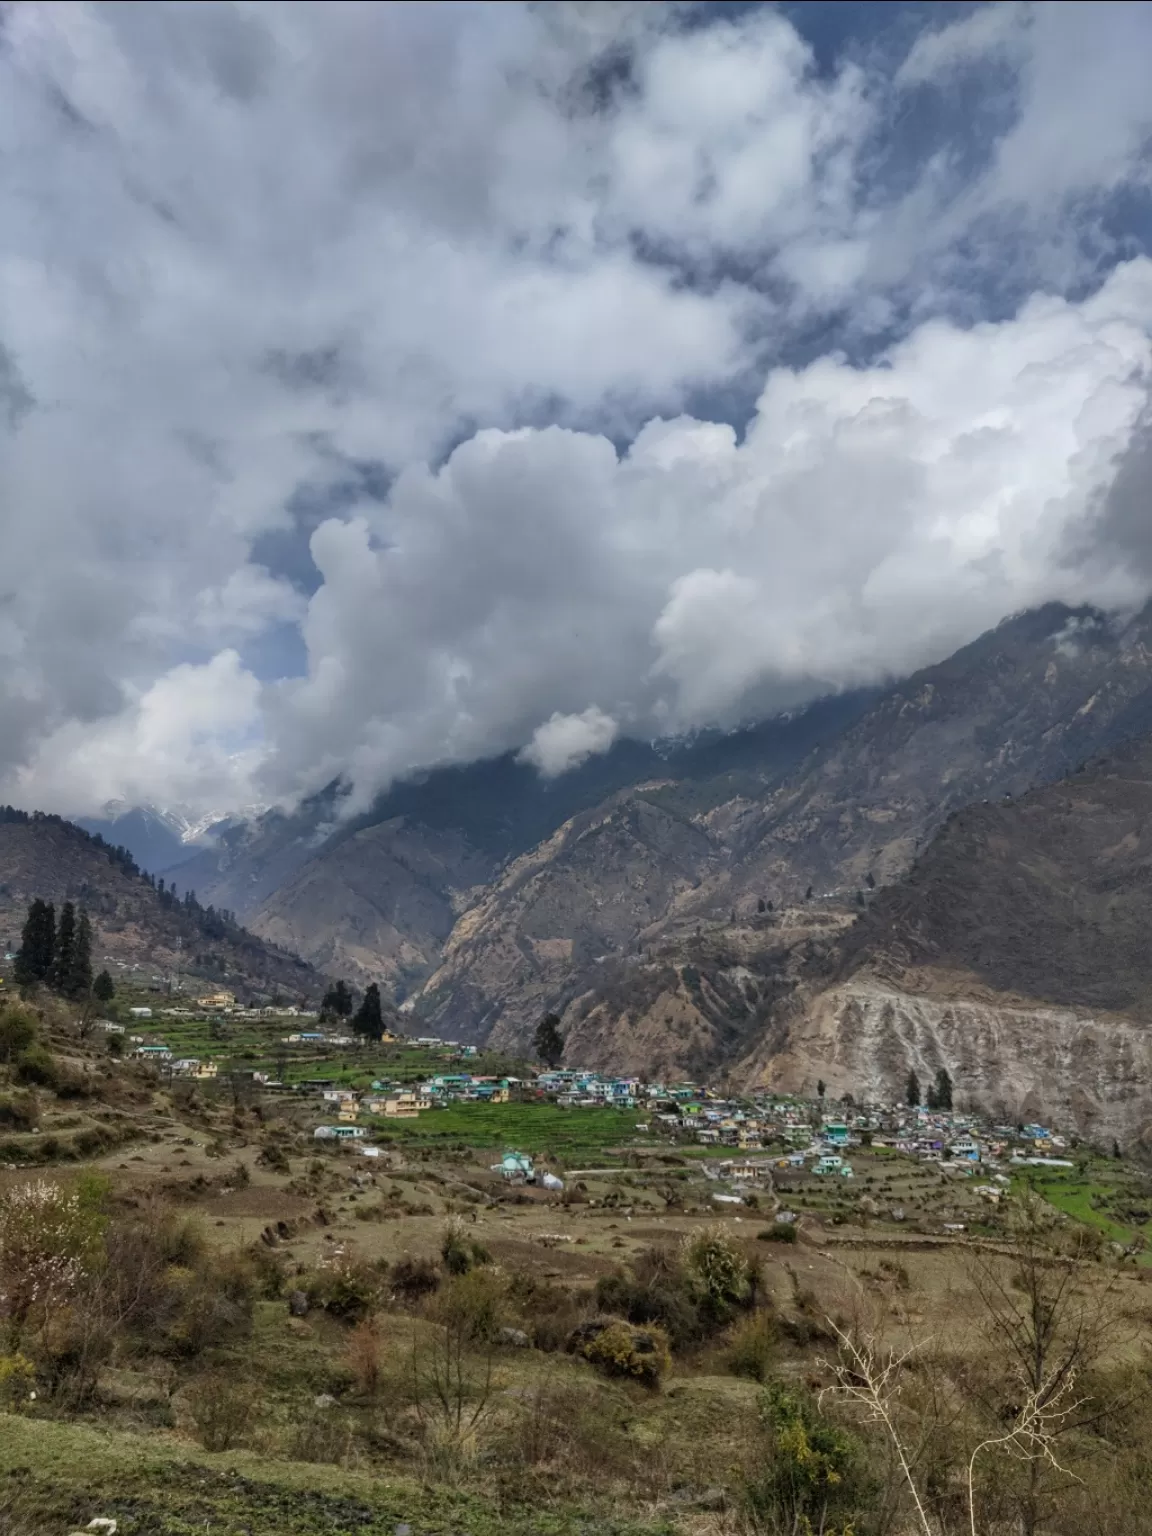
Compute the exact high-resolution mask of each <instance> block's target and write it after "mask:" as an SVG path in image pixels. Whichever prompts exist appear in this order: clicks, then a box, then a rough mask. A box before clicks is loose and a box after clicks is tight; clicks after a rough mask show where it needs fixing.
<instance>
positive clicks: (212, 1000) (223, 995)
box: [196, 992, 236, 1013]
mask: <svg viewBox="0 0 1152 1536" xmlns="http://www.w3.org/2000/svg"><path fill="white" fill-rule="evenodd" d="M196 1006H197V1008H212V1009H214V1010H217V1011H219V1012H222V1013H227V1012H229V1011H230V1010H231V1009H233V1008H235V1006H236V998H235V996H234V995H233V994H232V993H231V992H208V993H206V994H205V995H204V996H203V997H198V998H197V999H196Z"/></svg>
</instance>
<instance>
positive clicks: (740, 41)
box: [0, 3, 1152, 810]
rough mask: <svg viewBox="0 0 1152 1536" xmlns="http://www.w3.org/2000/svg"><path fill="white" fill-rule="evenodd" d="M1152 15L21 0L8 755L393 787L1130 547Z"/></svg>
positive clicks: (884, 643)
mask: <svg viewBox="0 0 1152 1536" xmlns="http://www.w3.org/2000/svg"><path fill="white" fill-rule="evenodd" d="M688 22H690V23H691V25H687V24H686V23H688ZM803 22H804V18H803V16H802V15H801V25H803ZM1150 31H1152V20H1150V15H1149V12H1148V9H1147V8H1146V7H1139V6H1109V5H1105V6H1099V7H1093V8H1086V7H1081V6H1077V5H1069V6H1060V7H1052V6H1041V7H1036V8H1032V7H1029V8H1027V9H1021V8H1019V7H1015V6H1002V7H992V8H979V9H977V10H975V11H973V12H972V13H971V14H970V15H969V16H967V17H966V18H965V19H963V20H962V21H960V22H958V23H956V24H954V25H953V26H951V27H947V28H943V29H934V30H932V31H931V32H928V33H925V34H924V35H923V36H922V37H921V38H920V39H919V40H918V41H917V42H916V43H915V44H914V45H913V47H912V48H911V50H910V51H906V56H905V59H904V63H903V66H902V69H900V73H899V83H898V85H897V83H896V76H897V69H898V68H899V65H898V64H897V63H896V62H895V61H893V62H890V63H886V62H885V58H886V54H885V50H884V49H883V48H880V49H876V50H873V51H872V52H870V53H869V54H868V55H867V56H866V58H865V61H864V62H860V63H856V62H851V61H849V59H848V57H847V54H845V56H844V57H843V58H841V59H840V60H839V61H833V62H832V63H831V65H824V64H822V66H821V67H820V68H817V67H816V65H815V63H814V59H813V54H812V51H811V49H810V47H809V46H808V44H807V43H806V42H805V41H804V40H803V38H802V37H801V36H800V34H799V33H798V31H797V30H796V27H795V26H794V25H793V24H792V23H791V22H790V21H789V20H787V19H786V18H784V17H783V16H781V15H780V14H779V13H778V12H777V11H775V10H773V9H771V8H768V7H764V8H760V9H755V10H748V11H746V12H743V13H741V14H740V15H739V16H738V17H736V18H735V19H733V18H726V17H718V16H717V15H716V12H715V11H714V10H704V11H701V12H696V11H689V10H686V9H685V8H684V7H663V6H658V5H629V6H622V7H607V8H602V7H583V6H565V5H550V6H521V5H514V4H499V5H492V6H487V5H476V6H453V5H436V4H426V5H421V6H412V5H390V4H379V5H372V6H359V5H351V6H348V5H312V4H304V3H301V4H292V5H286V4H285V5H282V4H273V3H270V4H266V5H261V6H258V7H250V6H244V5H235V6H231V5H219V6H217V5H214V6H202V5H196V4H172V5H165V6H113V7H101V6H89V5H83V4H68V5H39V4H34V3H30V4H26V5H22V6H18V7H9V8H8V10H7V11H6V12H5V15H4V40H5V46H4V49H3V50H0V134H2V135H3V139H4V143H5V146H6V149H7V151H8V153H7V154H6V155H5V157H4V158H3V161H2V162H0V349H2V350H0V518H2V519H3V534H4V539H3V566H2V568H0V795H5V796H18V797H19V798H20V799H21V800H22V801H23V802H24V803H28V804H37V803H39V804H43V805H45V806H46V807H50V808H60V809H77V810H79V809H82V808H84V807H86V806H88V805H90V804H91V803H93V802H96V801H99V800H100V799H102V798H111V797H113V796H118V797H121V798H133V797H140V796H143V795H144V794H145V792H147V797H148V798H151V799H159V800H164V799H170V800H174V799H179V800H181V801H184V802H186V803H187V804H189V805H190V806H192V807H193V808H195V807H196V806H205V807H208V806H212V805H214V804H217V803H219V802H220V800H221V797H229V796H234V797H235V798H236V799H237V800H238V801H241V802H247V801H250V800H252V799H254V798H259V797H260V796H261V795H262V794H263V792H264V789H265V787H267V788H268V789H269V790H270V791H272V792H275V793H278V794H283V795H292V794H294V793H297V792H299V791H301V790H303V789H307V788H312V787H315V786H316V785H318V784H319V783H322V782H324V781H325V779H326V778H330V777H331V776H332V775H334V774H343V775H346V776H348V777H349V779H350V780H351V781H352V782H353V783H354V784H355V785H356V786H357V789H356V799H357V800H358V801H359V800H362V799H363V798H364V797H366V796H370V795H371V793H372V791H373V789H374V787H375V786H376V785H378V784H380V783H381V782H383V781H385V780H386V779H387V778H388V777H389V776H390V775H391V774H394V773H398V772H404V771H406V770H408V769H411V768H413V767H417V766H421V765H426V764H431V763H434V762H440V761H447V760H463V759H466V758H468V757H469V756H472V755H475V754H477V753H481V752H489V751H493V750H498V749H501V748H504V747H512V748H516V749H519V748H522V747H523V746H524V744H525V743H526V742H531V741H533V740H534V738H535V733H537V732H538V731H539V730H541V729H544V730H547V729H548V728H549V726H550V723H551V722H552V720H553V718H554V717H556V716H559V717H561V718H563V719H569V718H572V719H583V718H584V717H585V715H586V713H587V711H588V709H589V701H590V700H595V701H596V708H597V709H598V710H602V711H603V712H604V717H605V718H608V719H611V720H613V721H617V722H622V725H621V728H622V729H628V730H637V731H643V730H658V729H663V728H676V727H678V725H679V724H691V723H697V722H699V721H702V720H703V719H706V718H707V719H711V718H717V719H723V718H730V717H733V716H735V715H737V714H739V712H740V711H741V710H743V709H749V708H755V707H761V706H763V705H765V704H766V703H772V702H773V701H776V702H778V701H780V700H787V701H789V702H791V701H793V700H794V699H795V698H797V697H800V696H802V695H803V694H804V693H805V692H806V691H811V690H812V689H814V688H817V687H824V686H830V685H836V684H839V683H845V682H851V681H853V680H856V679H858V678H862V677H874V676H878V675H880V674H882V673H883V672H884V671H886V670H888V669H893V668H895V669H899V668H901V667H905V666H909V665H914V664H916V663H917V662H918V661H920V660H922V659H924V658H925V657H926V656H928V655H931V654H937V653H938V652H939V651H940V650H941V649H942V648H945V647H947V645H949V644H951V643H954V642H955V641H956V640H957V639H962V638H964V637H966V636H967V635H968V634H970V633H972V632H973V630H974V628H976V627H978V626H979V625H981V624H983V623H985V622H994V621H995V620H996V619H997V618H999V617H1000V616H1001V614H1002V613H1003V612H1004V611H1006V610H1007V609H1009V608H1016V607H1020V606H1022V605H1023V604H1025V603H1027V602H1030V601H1039V600H1041V599H1043V598H1046V597H1052V596H1060V595H1090V594H1094V595H1098V596H1101V597H1108V596H1111V595H1116V594H1120V595H1126V594H1127V595H1131V591H1132V580H1133V579H1134V578H1129V579H1128V581H1127V585H1126V580H1125V577H1124V575H1123V572H1122V571H1121V570H1119V569H1118V566H1117V561H1116V560H1115V559H1113V557H1112V556H1111V555H1110V554H1109V553H1108V550H1109V549H1110V548H1112V547H1113V546H1112V545H1107V546H1106V547H1104V548H1103V549H1101V550H1096V549H1094V547H1093V544H1092V541H1093V538H1094V537H1095V532H1094V530H1095V528H1096V525H1095V523H1094V522H1093V517H1094V516H1095V513H1094V511H1093V510H1092V509H1093V508H1096V507H1098V505H1099V503H1100V499H1101V496H1102V495H1103V494H1104V492H1105V491H1106V489H1107V486H1108V484H1109V478H1110V476H1111V475H1112V473H1113V470H1114V461H1115V459H1116V456H1117V455H1118V454H1120V453H1121V452H1122V451H1123V449H1124V447H1125V444H1126V442H1127V439H1128V437H1129V435H1130V434H1131V431H1132V424H1133V422H1134V421H1135V419H1136V417H1137V415H1138V413H1139V406H1140V399H1141V390H1142V389H1143V387H1144V376H1145V372H1146V368H1147V357H1146V347H1147V333H1148V325H1149V312H1150V307H1152V306H1150V302H1149V295H1148V280H1147V267H1146V264H1145V263H1143V262H1136V263H1135V264H1132V265H1130V266H1128V267H1127V268H1123V269H1120V270H1119V271H1118V272H1117V273H1116V274H1115V275H1114V276H1113V277H1112V278H1111V280H1110V281H1108V282H1107V283H1106V284H1104V286H1103V287H1101V284H1102V283H1103V279H1104V277H1105V276H1106V274H1107V271H1108V269H1109V267H1110V266H1111V265H1112V264H1114V262H1115V259H1116V251H1115V249H1113V244H1112V243H1110V242H1114V230H1115V229H1117V228H1120V227H1121V226H1120V225H1118V224H1117V223H1116V219H1117V218H1118V217H1119V212H1122V211H1123V207H1124V206H1125V205H1124V204H1123V201H1122V198H1123V196H1127V195H1131V194H1132V193H1133V192H1139V191H1141V190H1142V189H1144V188H1145V187H1146V163H1145V156H1144V146H1145V144H1146V137H1147V133H1148V129H1149V124H1150V121H1152V108H1150V107H1149V102H1148V97H1147V92H1146V90H1145V89H1144V82H1143V74H1142V72H1141V63H1142V61H1143V59H1144V58H1145V57H1147V52H1148V44H1149V32H1150ZM961 65H963V67H964V72H963V76H961V75H960V73H959V71H960V66H961ZM981 71H984V74H983V75H982V74H981V73H980V72H981ZM961 79H962V80H963V81H964V82H966V83H967V84H969V85H970V84H971V82H973V81H975V82H976V83H977V84H979V83H980V82H981V81H985V80H986V82H987V83H988V89H989V94H990V99H991V98H992V97H994V99H995V103H994V104H995V107H996V110H995V111H993V110H992V109H991V107H989V110H988V112H986V113H984V112H981V113H977V114H976V115H975V117H974V118H973V121H972V122H971V123H968V122H967V121H966V122H965V123H964V124H963V125H957V126H956V127H955V128H954V129H947V130H946V131H945V132H944V138H943V140H942V141H941V142H939V143H935V144H929V145H928V147H925V145H924V144H922V143H921V139H922V138H927V139H930V138H931V135H925V134H924V133H923V132H922V130H923V122H924V120H922V119H919V118H917V119H915V120H914V121H913V123H912V126H911V127H910V128H908V129H905V127H904V126H902V125H903V124H904V122H905V115H906V113H907V112H908V111H910V110H911V108H910V107H909V106H908V104H909V103H920V105H921V107H923V104H924V103H925V102H927V103H929V104H930V105H931V103H933V102H935V103H937V104H938V105H939V104H943V105H942V106H941V110H944V108H946V107H947V105H948V101H949V99H950V97H949V92H950V91H951V89H952V85H953V84H954V83H955V82H956V81H957V80H961ZM1084 79H1086V80H1088V81H1089V82H1090V87H1091V88H1088V89H1080V88H1079V82H1082V80H1084ZM1091 82H1095V84H1094V85H1092V84H1091ZM912 83H916V85H917V89H916V90H915V91H912V90H911V89H909V87H910V86H911V84H912ZM936 87H940V89H936ZM893 99H895V100H896V101H897V103H898V105H897V107H896V108H893V107H892V105H891V103H892V101H893ZM917 110H920V108H917ZM965 135H967V136H965ZM1117 197H1118V198H1120V200H1119V201H1113V202H1112V203H1110V202H1109V201H1108V199H1109V198H1117ZM1118 210H1119V212H1118ZM1126 238H1127V240H1128V245H1127V246H1126V247H1125V248H1126V249H1132V248H1142V244H1143V242H1142V240H1141V237H1140V230H1139V226H1138V225H1136V226H1133V229H1132V230H1129V231H1128V232H1127V235H1126ZM1133 242H1135V243H1134V244H1133ZM1097 290H1099V292H1098V293H1097V297H1095V298H1087V299H1085V298H1084V297H1083V295H1084V294H1086V293H1087V294H1091V293H1093V292H1095V291H1097ZM1029 295H1031V296H1032V297H1031V298H1029V297H1028V296H1029ZM984 315H991V316H994V317H995V319H996V321H997V323H993V324H980V323H977V322H978V321H979V319H980V317H981V316H984ZM1006 315H1007V316H1009V318H1007V319H1005V318H1004V316H1006ZM908 316H911V318H907V317H908ZM954 322H955V323H954ZM877 338H880V339H877ZM848 346H850V347H851V348H852V351H851V357H852V359H853V362H852V363H850V362H849V361H848V360H846V357H845V355H844V353H843V352H842V350H841V348H843V347H848ZM797 357H802V358H814V359H815V360H814V361H812V362H811V363H810V364H809V365H807V366H803V367H797V368H795V369H794V370H793V369H789V368H787V367H784V366H783V364H782V359H785V358H787V359H795V358H797ZM761 385H762V386H763V391H762V395H761V399H760V404H759V408H758V411H757V413H756V415H755V417H754V419H753V420H752V421H751V423H750V424H749V425H748V430H747V432H746V434H744V435H743V436H741V435H740V433H739V432H738V431H736V430H734V429H733V426H732V425H729V424H728V423H727V422H724V421H717V422H709V421H697V420H690V419H688V418H687V417H685V416H683V415H681V414H680V413H682V412H684V411H685V410H686V409H688V408H689V406H692V407H693V408H694V409H695V410H696V411H697V412H698V413H699V414H701V415H707V414H708V413H709V411H710V410H711V409H713V407H712V406H710V405H709V404H707V402H709V401H713V402H715V412H716V413H717V414H724V413H725V411H726V410H727V412H728V413H729V414H730V415H731V416H732V418H733V420H734V421H735V424H736V426H737V427H738V428H740V429H743V428H744V425H745V423H744V420H743V417H744V416H745V415H746V414H747V410H748V406H747V404H745V405H743V406H742V405H741V404H740V401H741V400H743V401H745V402H747V401H749V400H750V399H751V397H752V394H753V393H754V392H755V390H756V389H757V388H758V387H760V386H761ZM730 390H731V391H733V394H729V393H728V391H730ZM732 400H734V401H735V403H730V402H731V401H732ZM702 402H703V403H702ZM725 402H729V403H728V404H725ZM548 423H553V424H554V425H552V426H551V427H549V426H548V425H547V424H548ZM645 423H647V425H645ZM451 444H457V445H458V446H456V447H455V450H454V452H452V453H451V455H450V457H448V458H447V460H444V459H443V456H444V454H445V452H446V450H447V448H448V447H449V446H450V445H451ZM614 445H615V446H614ZM620 445H626V446H624V447H623V448H621V447H620ZM618 449H619V451H618ZM429 466H431V467H429ZM386 488H389V489H388V494H387V496H386V497H385V496H384V491H385V489H386ZM369 493H370V494H369ZM1134 504H1135V503H1134ZM1125 526H1126V525H1125ZM309 540H310V544H309V542H308V541H309ZM278 541H279V542H278ZM1129 542H1131V541H1130V540H1129ZM1074 547H1076V548H1081V549H1083V550H1085V555H1084V559H1083V560H1082V561H1081V562H1080V564H1079V565H1078V566H1076V567H1072V566H1069V564H1068V563H1067V551H1068V550H1069V549H1071V548H1074ZM1115 547H1116V548H1119V545H1116V546H1115ZM273 550H279V551H280V553H279V554H274V553H272V552H270V551H273ZM285 550H287V551H288V553H287V554H285V553H284V551H285ZM1144 568H1145V567H1144V565H1141V566H1140V569H1141V570H1143V569H1144ZM294 583H295V585H294ZM305 587H306V588H307V590H304V588H305ZM286 635H287V636H289V637H290V639H291V644H288V643H287V642H286V641H285V636H286ZM277 647H280V649H279V650H278V649H277ZM278 656H279V657H280V661H279V663H278V662H277V657H278ZM301 656H306V658H307V663H306V667H305V668H304V669H303V670H302V671H301V666H300V657H301ZM298 672H299V673H300V675H297V673H298ZM258 679H259V680H258ZM198 680H199V681H198ZM204 680H207V681H208V682H209V683H210V686H211V689H214V690H217V691H218V692H219V699H218V700H217V702H218V704H219V714H218V715H215V714H213V713H212V711H211V710H210V709H207V706H205V705H202V704H201V703H198V702H195V701H196V700H198V699H199V698H200V697H201V695H200V693H199V692H198V690H199V688H200V684H201V682H202V681H204ZM185 709H187V710H189V711H190V712H191V714H190V718H192V719H194V720H195V721H197V722H198V723H197V725H196V727H195V731H194V732H193V734H192V736H191V737H190V736H188V734H187V733H183V734H182V732H183V727H182V725H181V719H182V713H181V712H182V711H184V710H185ZM541 722H545V725H544V726H543V727H541Z"/></svg>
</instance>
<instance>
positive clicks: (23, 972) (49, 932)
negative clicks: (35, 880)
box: [15, 896, 56, 987]
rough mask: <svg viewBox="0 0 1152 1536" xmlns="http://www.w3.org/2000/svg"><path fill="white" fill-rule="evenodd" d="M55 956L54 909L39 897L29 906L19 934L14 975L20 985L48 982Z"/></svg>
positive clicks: (49, 903) (48, 902)
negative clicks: (18, 947)
mask: <svg viewBox="0 0 1152 1536" xmlns="http://www.w3.org/2000/svg"><path fill="white" fill-rule="evenodd" d="M55 953H56V909H55V907H54V906H53V905H52V903H51V902H50V901H43V900H41V898H40V897H39V896H37V897H36V898H35V900H34V901H32V903H31V904H30V905H29V907H28V916H27V918H26V919H25V921H24V930H23V932H22V934H21V935H20V953H19V954H18V955H17V957H16V965H15V976H16V980H17V981H18V982H19V983H20V985H21V986H24V987H26V986H36V985H38V984H42V983H45V982H48V981H49V980H50V979H51V976H52V963H53V960H54V958H55Z"/></svg>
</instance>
